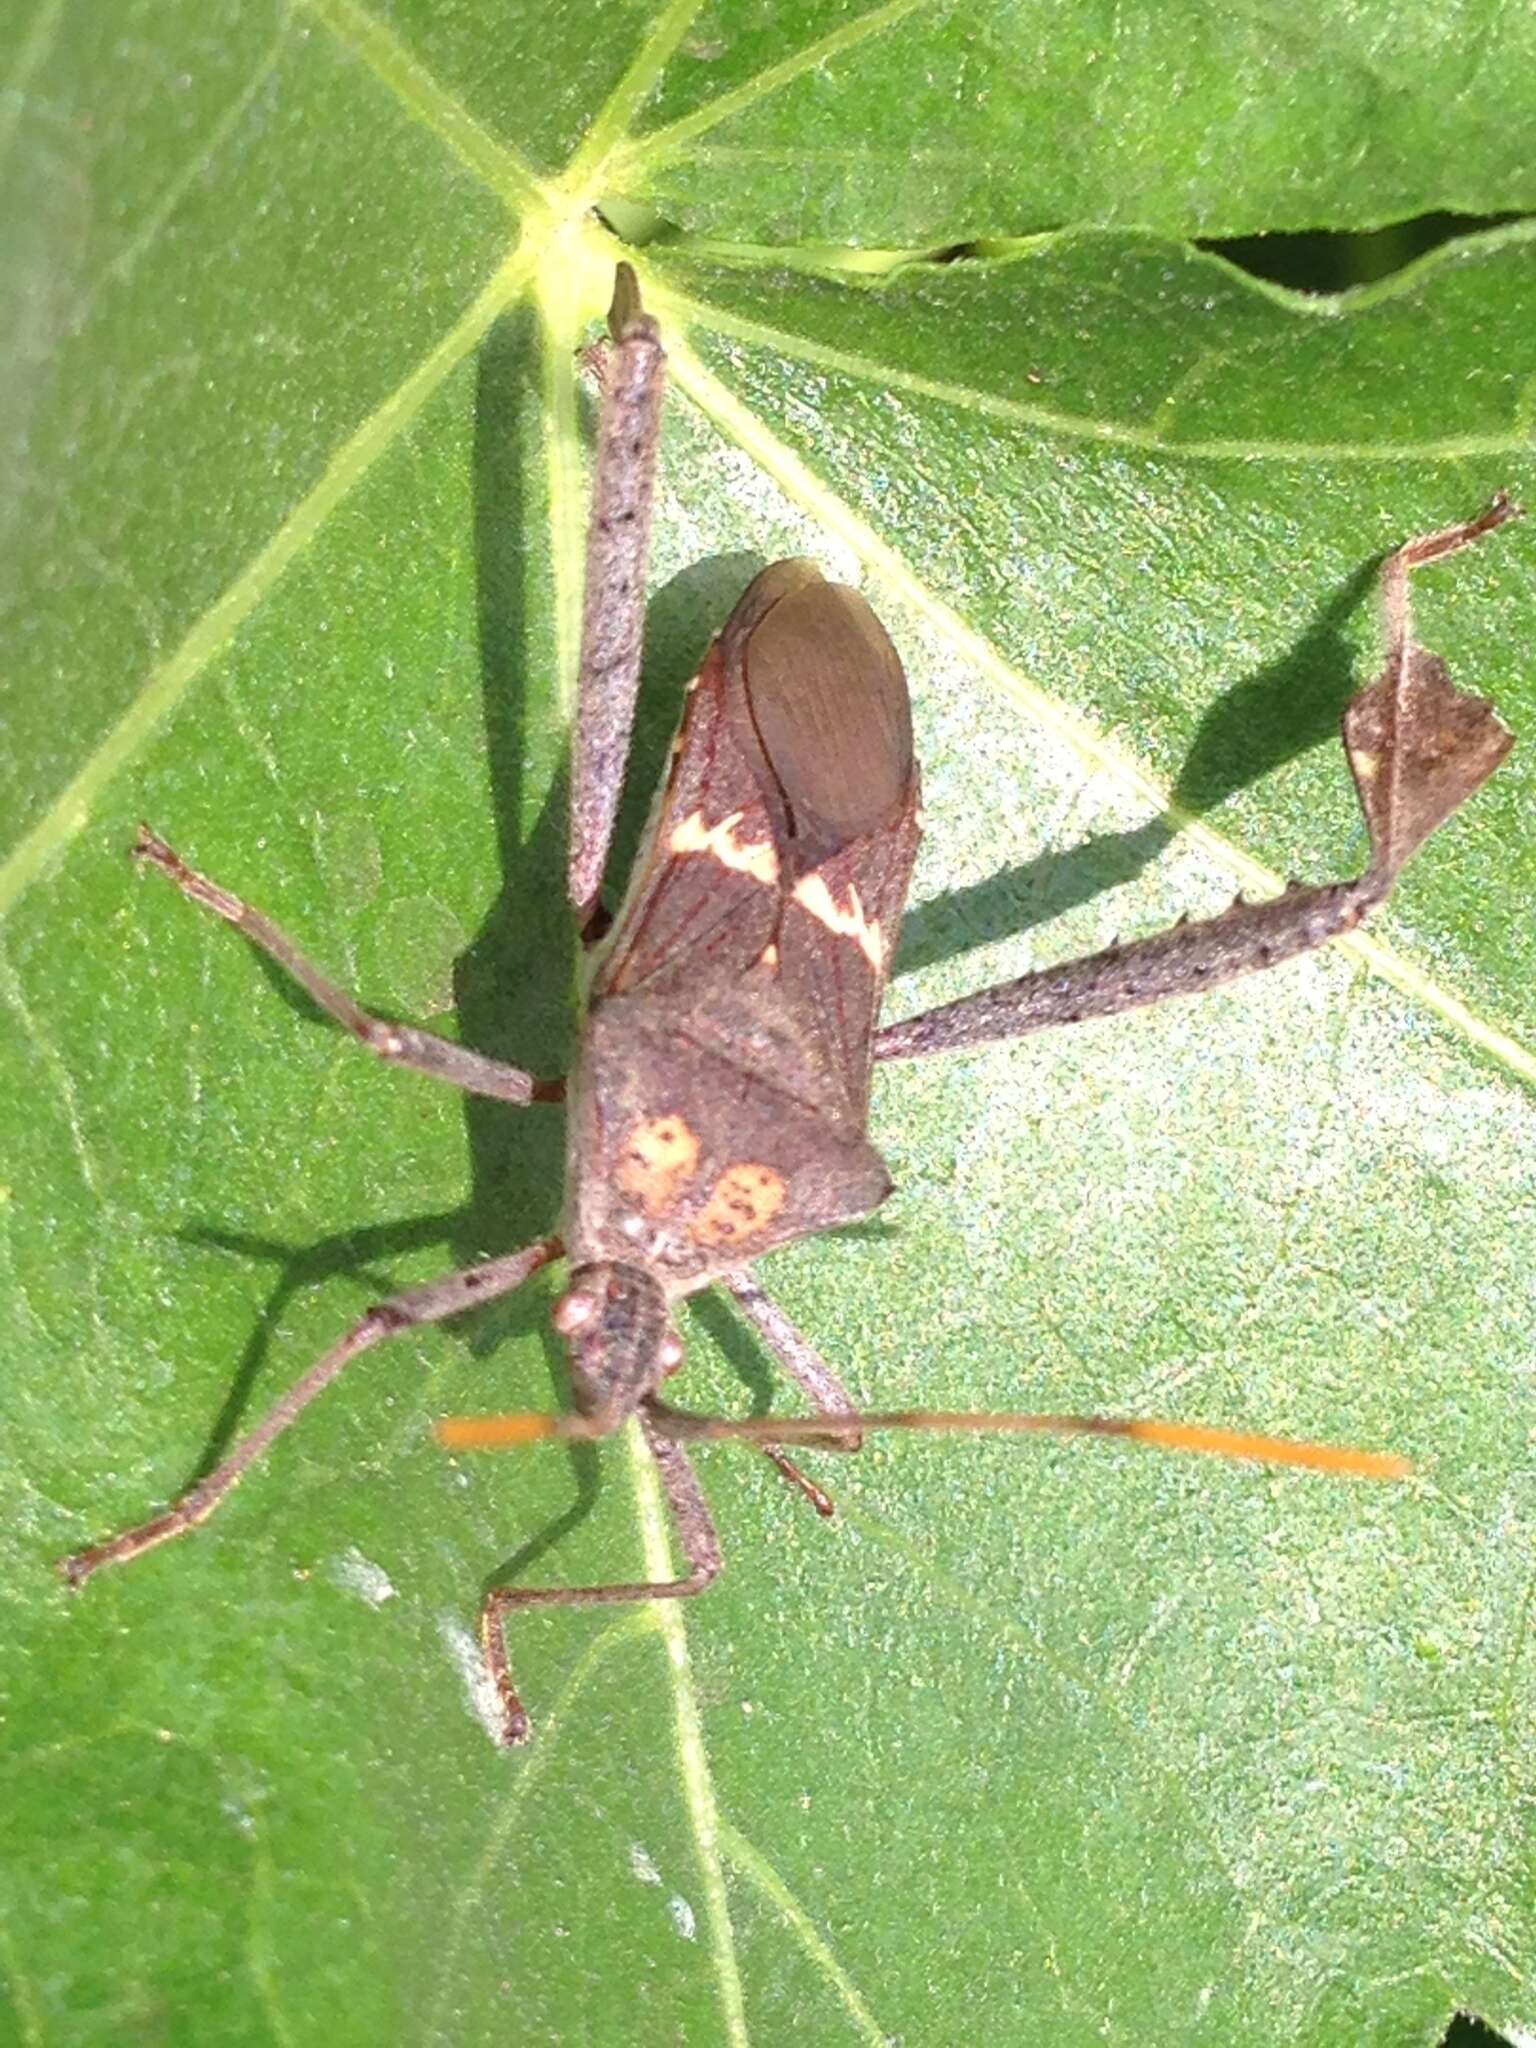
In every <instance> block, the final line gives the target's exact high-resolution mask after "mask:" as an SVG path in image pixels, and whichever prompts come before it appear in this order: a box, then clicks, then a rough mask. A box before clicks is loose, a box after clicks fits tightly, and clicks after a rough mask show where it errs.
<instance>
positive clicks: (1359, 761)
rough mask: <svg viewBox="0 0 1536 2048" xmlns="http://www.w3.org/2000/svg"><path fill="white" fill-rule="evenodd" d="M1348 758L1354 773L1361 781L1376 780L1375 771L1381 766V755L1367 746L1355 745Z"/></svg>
mask: <svg viewBox="0 0 1536 2048" xmlns="http://www.w3.org/2000/svg"><path fill="white" fill-rule="evenodd" d="M1350 759H1351V761H1352V762H1353V764H1354V770H1355V773H1356V774H1357V775H1358V776H1359V778H1360V780H1361V781H1362V782H1374V781H1375V780H1376V774H1377V771H1378V769H1379V768H1380V767H1381V756H1380V755H1379V754H1373V753H1372V752H1371V751H1370V749H1369V748H1367V747H1356V748H1355V751H1354V753H1353V754H1352V755H1351V756H1350Z"/></svg>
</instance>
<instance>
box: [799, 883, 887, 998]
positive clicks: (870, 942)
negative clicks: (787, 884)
mask: <svg viewBox="0 0 1536 2048" xmlns="http://www.w3.org/2000/svg"><path fill="white" fill-rule="evenodd" d="M795 901H796V902H797V903H798V904H799V905H800V908H801V909H802V910H808V911H809V912H810V914H811V916H812V917H814V918H815V919H816V921H817V923H818V924H824V925H825V926H826V928H827V930H828V931H829V932H836V933H837V934H838V935H839V936H840V937H841V938H845V939H852V940H853V942H854V944H855V945H856V946H857V947H858V949H859V951H860V952H861V953H862V954H863V955H864V957H865V959H866V960H867V961H868V962H869V964H870V966H871V967H873V969H874V970H875V972H876V974H883V973H884V972H885V940H884V938H883V937H882V935H881V931H880V920H879V918H878V917H866V916H865V915H864V905H863V903H862V901H861V900H860V897H859V892H858V890H857V889H856V888H852V887H850V889H849V891H848V907H847V909H846V910H844V909H843V908H842V907H841V906H840V905H839V904H838V903H837V902H836V901H835V899H834V898H833V895H832V891H831V890H830V889H829V888H828V887H827V885H826V883H825V881H824V880H823V879H822V877H821V876H820V875H819V874H815V875H805V876H803V877H802V879H801V880H800V881H798V882H796V884H795Z"/></svg>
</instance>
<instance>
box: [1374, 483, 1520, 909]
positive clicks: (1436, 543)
mask: <svg viewBox="0 0 1536 2048" xmlns="http://www.w3.org/2000/svg"><path fill="white" fill-rule="evenodd" d="M1520 517H1521V510H1520V507H1519V506H1518V505H1516V504H1513V503H1512V502H1511V500H1510V498H1509V494H1508V493H1507V492H1506V491H1500V492H1498V493H1497V494H1496V495H1495V496H1494V497H1493V498H1492V499H1491V500H1490V502H1489V503H1488V505H1487V506H1486V507H1485V508H1484V509H1483V511H1481V512H1480V513H1479V514H1478V515H1477V517H1476V518H1475V519H1466V520H1463V521H1462V522H1461V523H1460V524H1459V525H1457V526H1444V527H1441V528H1440V529H1439V530H1438V531H1437V532H1434V533H1423V534H1419V535H1417V536H1416V537H1415V538H1414V539H1413V540H1410V541H1405V542H1404V543H1403V545H1402V546H1401V547H1400V548H1398V549H1397V550H1396V551H1395V552H1394V553H1393V554H1390V555H1389V556H1388V557H1387V559H1386V561H1385V562H1383V564H1382V566H1381V606H1382V614H1383V620H1384V623H1385V627H1386V642H1387V652H1386V662H1385V665H1384V666H1383V668H1382V671H1381V674H1380V675H1379V676H1378V677H1377V678H1376V680H1375V681H1374V682H1373V683H1371V684H1370V685H1369V686H1368V687H1367V688H1365V689H1363V690H1362V691H1361V692H1360V693H1359V695H1358V696H1357V697H1356V698H1355V700H1354V702H1353V703H1352V704H1351V705H1350V707H1349V709H1348V710H1347V711H1346V712H1345V714H1344V746H1345V751H1346V752H1347V753H1348V755H1349V765H1350V770H1351V772H1352V774H1353V775H1354V778H1355V787H1356V789H1357V790H1358V791H1359V792H1360V804H1361V808H1362V809H1363V810H1364V812H1365V821H1366V825H1367V827H1368V828H1369V830H1370V835H1371V855H1372V867H1373V870H1374V871H1375V872H1376V873H1377V874H1379V875H1381V876H1384V877H1385V878H1386V880H1387V881H1388V882H1389V883H1390V882H1391V880H1392V879H1393V878H1395V877H1396V876H1397V875H1398V874H1399V873H1400V872H1401V870H1402V868H1403V867H1404V865H1405V864H1406V863H1407V862H1408V861H1409V860H1410V859H1411V858H1412V857H1413V855H1414V854H1415V853H1416V852H1417V851H1418V849H1419V848H1420V847H1421V846H1422V845H1423V844H1424V841H1425V840H1426V839H1427V838H1428V837H1429V835H1430V833H1431V832H1433V831H1434V830H1435V829H1436V827H1437V826H1439V825H1443V824H1444V822H1445V820H1446V819H1447V818H1448V817H1449V816H1450V815H1451V813H1452V812H1453V811H1454V810H1456V809H1457V807H1458V806H1459V805H1461V804H1463V803H1465V802H1466V800H1467V798H1468V797H1469V796H1471V795H1472V793H1473V791H1474V790H1477V789H1481V788H1482V786H1483V784H1484V783H1485V782H1486V781H1487V780H1488V777H1489V776H1490V775H1491V774H1492V773H1493V771H1494V769H1495V768H1497V767H1498V765H1499V763H1500V762H1501V761H1502V760H1503V758H1504V756H1505V755H1506V754H1507V753H1508V752H1509V750H1510V748H1511V747H1512V746H1513V745H1514V740H1513V738H1512V736H1511V735H1510V733H1509V732H1508V731H1506V729H1505V727H1504V726H1503V725H1502V724H1501V723H1500V722H1499V719H1498V717H1497V716H1496V714H1495V712H1494V709H1493V706H1492V705H1491V704H1489V703H1488V702H1487V701H1486V700H1485V699H1484V698H1482V697H1474V696H1472V695H1470V694H1469V693H1468V692H1466V691H1463V690H1458V689H1457V688H1456V686H1455V685H1454V684H1453V683H1452V681H1451V678H1450V673H1449V671H1448V670H1447V668H1446V665H1445V663H1444V662H1443V661H1442V660H1441V659H1440V657H1439V655H1437V654H1431V653H1430V652H1429V650H1428V648H1426V647H1422V646H1421V645H1420V644H1419V641H1418V639H1417V637H1416V636H1415V634H1414V630H1413V606H1412V597H1411V591H1410V578H1411V576H1412V572H1413V571H1414V570H1415V569H1422V568H1424V567H1426V566H1427V565H1428V564H1429V563H1430V562H1439V561H1443V560H1444V559H1445V557H1446V556H1447V555H1454V554H1457V553H1459V552H1460V550H1461V549H1462V548H1466V547H1471V546H1472V545H1473V544H1474V543H1475V542H1477V541H1480V540H1482V539H1484V538H1485V537H1486V536H1487V535H1488V534H1490V533H1495V532H1497V530H1498V529H1499V527H1501V526H1505V525H1507V524H1508V522H1509V521H1510V520H1511V519H1518V518H1520Z"/></svg>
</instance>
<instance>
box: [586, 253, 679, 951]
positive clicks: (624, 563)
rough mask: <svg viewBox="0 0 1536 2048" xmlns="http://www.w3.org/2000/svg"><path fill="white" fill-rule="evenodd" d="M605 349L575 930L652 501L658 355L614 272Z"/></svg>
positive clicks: (617, 762)
mask: <svg viewBox="0 0 1536 2048" xmlns="http://www.w3.org/2000/svg"><path fill="white" fill-rule="evenodd" d="M608 327H609V331H610V333H611V334H612V336H613V343H612V346H611V348H610V349H609V350H608V352H607V357H606V361H605V365H604V371H603V398H602V408H601V411H600V413H599V415H598V427H597V462H596V470H595V474H594V477H593V482H592V522H591V525H590V526H589V527H588V529H587V577H586V595H585V598H584V599H583V603H582V614H581V667H580V674H579V678H578V683H577V711H576V738H575V755H574V760H573V763H572V780H571V846H570V862H569V867H568V870H567V887H568V889H569V893H570V899H571V902H572V904H573V905H574V906H575V910H576V918H577V922H578V924H579V925H580V926H581V928H582V929H583V930H585V929H586V928H587V926H588V925H589V924H590V923H591V921H592V917H593V913H594V912H595V910H596V909H597V898H598V891H599V889H600V888H601V887H602V882H603V869H604V867H605V865H606V863H607V859H608V845H609V841H610V840H611V839H612V837H613V821H614V816H615V813H616V812H617V810H618V805H619V791H620V789H621V787H622V785H623V781H624V764H625V761H626V759H627V757H628V754H629V733H630V727H631V725H632V723H633V721H634V715H635V695H636V692H637V691H638V689H639V687H640V653H641V645H642V642H643V640H644V636H645V566H646V558H647V555H648V553H649V550H650V540H651V509H652V502H653V500H654V497H655V490H656V450H657V445H658V442H659V440H660V435H661V401H662V393H663V389H664V387H665V382H666V364H667V359H666V355H665V353H664V351H663V349H662V346H661V334H660V330H659V329H658V327H657V325H656V322H655V320H654V319H653V318H652V317H651V315H650V314H649V313H647V312H645V311H644V310H643V308H642V307H641V304H640V287H639V285H638V284H637V283H636V281H635V273H634V272H633V270H631V269H630V267H629V265H628V264H627V263H621V264H620V265H619V268H618V275H617V277H616V279H615V281H614V288H613V305H612V307H611V308H610V310H609V314H608Z"/></svg>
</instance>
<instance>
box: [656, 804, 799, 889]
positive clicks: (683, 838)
mask: <svg viewBox="0 0 1536 2048" xmlns="http://www.w3.org/2000/svg"><path fill="white" fill-rule="evenodd" d="M740 823H741V812H740V811H732V813H731V815H730V816H729V817H728V818H722V819H721V820H720V822H719V824H718V825H706V824H705V822H704V813H703V812H702V811H690V812H689V813H688V815H687V817H686V818H684V819H683V820H682V822H681V824H678V825H675V826H674V827H673V828H672V836H671V838H670V839H669V840H668V841H667V850H668V852H669V853H707V854H709V855H711V856H712V858H714V859H715V860H717V861H719V863H720V865H721V866H722V867H726V868H730V869H731V870H732V871H733V872H734V873H736V874H738V875H750V876H751V877H752V879H753V881H754V882H762V883H764V884H765V885H766V886H767V887H770V888H771V887H772V885H773V884H774V883H775V882H776V881H777V880H778V879H779V856H778V855H777V853H775V852H774V850H773V841H772V840H771V839H738V838H737V836H736V827H737V826H738V825H739V824H740Z"/></svg>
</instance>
